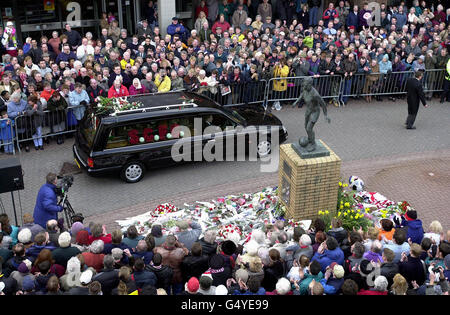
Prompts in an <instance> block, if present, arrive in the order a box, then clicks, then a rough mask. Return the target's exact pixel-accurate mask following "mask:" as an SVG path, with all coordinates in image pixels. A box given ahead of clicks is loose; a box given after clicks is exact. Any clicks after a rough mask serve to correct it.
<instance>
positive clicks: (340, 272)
mask: <svg viewBox="0 0 450 315" xmlns="http://www.w3.org/2000/svg"><path fill="white" fill-rule="evenodd" d="M333 275H334V277H335V278H337V279H341V278H342V277H344V267H342V266H341V265H336V266H334V268H333Z"/></svg>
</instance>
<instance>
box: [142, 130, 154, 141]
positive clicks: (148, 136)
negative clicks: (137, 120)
mask: <svg viewBox="0 0 450 315" xmlns="http://www.w3.org/2000/svg"><path fill="white" fill-rule="evenodd" d="M143 136H144V139H145V142H153V140H154V139H155V136H154V135H153V129H152V128H145V129H144V132H143Z"/></svg>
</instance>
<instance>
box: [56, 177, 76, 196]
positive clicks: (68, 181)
mask: <svg viewBox="0 0 450 315" xmlns="http://www.w3.org/2000/svg"><path fill="white" fill-rule="evenodd" d="M58 178H59V179H62V180H61V182H60V183H59V184H58V185H57V186H56V188H55V193H56V195H57V196H59V197H63V196H64V194H65V193H66V192H68V191H69V188H70V187H72V185H73V176H72V175H67V176H63V177H58Z"/></svg>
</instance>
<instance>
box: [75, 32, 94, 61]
mask: <svg viewBox="0 0 450 315" xmlns="http://www.w3.org/2000/svg"><path fill="white" fill-rule="evenodd" d="M88 55H94V47H92V45H89V41H88V39H87V38H83V39H82V40H81V45H80V47H78V48H77V59H78V60H80V61H81V62H82V63H84V62H85V61H86V58H87V56H88Z"/></svg>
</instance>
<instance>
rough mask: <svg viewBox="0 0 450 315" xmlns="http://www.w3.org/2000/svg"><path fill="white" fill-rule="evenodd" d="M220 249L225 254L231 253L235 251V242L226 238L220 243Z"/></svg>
mask: <svg viewBox="0 0 450 315" xmlns="http://www.w3.org/2000/svg"><path fill="white" fill-rule="evenodd" d="M221 248H222V251H223V253H224V254H225V255H228V256H230V255H233V254H234V253H235V252H236V248H237V246H236V244H235V243H234V242H233V241H231V240H226V241H224V242H223V243H222V244H221Z"/></svg>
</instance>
